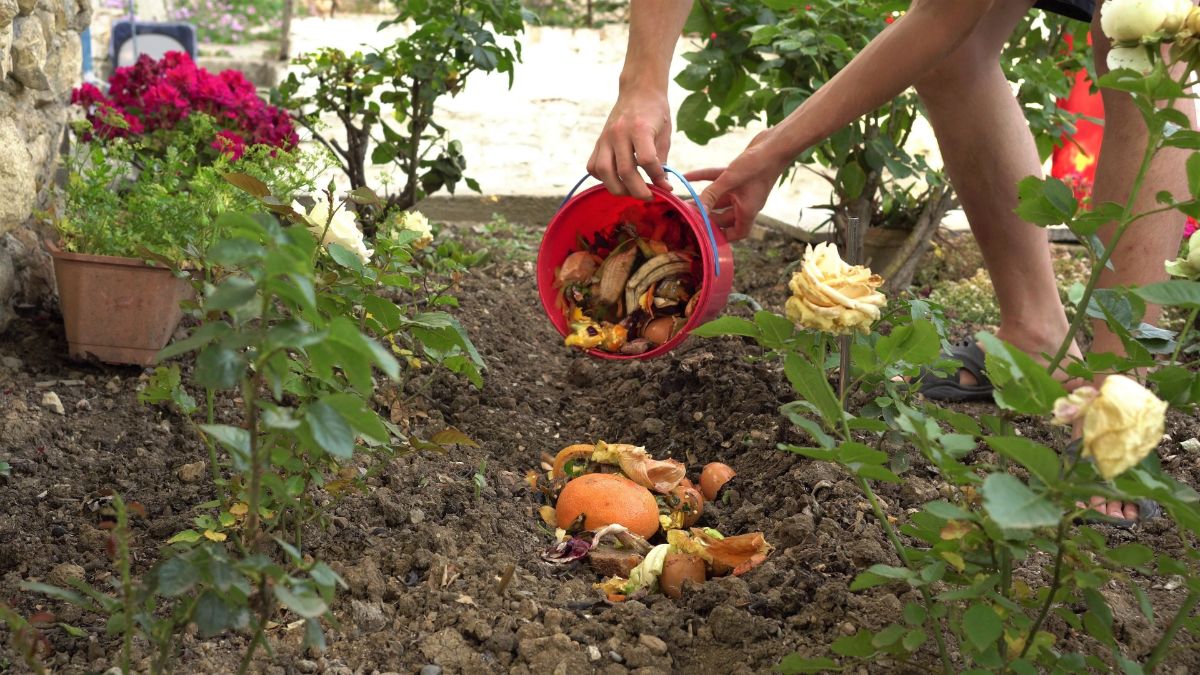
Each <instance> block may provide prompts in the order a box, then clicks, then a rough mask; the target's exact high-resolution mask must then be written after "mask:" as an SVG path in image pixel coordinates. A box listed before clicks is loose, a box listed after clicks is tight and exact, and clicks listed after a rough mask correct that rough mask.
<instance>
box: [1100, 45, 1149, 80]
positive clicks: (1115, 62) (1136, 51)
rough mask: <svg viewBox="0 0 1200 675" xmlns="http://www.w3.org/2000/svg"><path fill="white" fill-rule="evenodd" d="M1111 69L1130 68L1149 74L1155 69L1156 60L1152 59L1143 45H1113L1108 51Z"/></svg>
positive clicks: (1107, 60) (1108, 61)
mask: <svg viewBox="0 0 1200 675" xmlns="http://www.w3.org/2000/svg"><path fill="white" fill-rule="evenodd" d="M1106 63H1108V69H1109V70H1119V69H1121V68H1128V69H1130V70H1136V71H1138V72H1139V73H1143V74H1147V73H1149V72H1150V71H1152V70H1154V62H1153V61H1151V60H1150V52H1148V51H1146V48H1145V47H1143V46H1142V45H1137V46H1136V47H1113V48H1112V49H1110V50H1109V52H1108V59H1106Z"/></svg>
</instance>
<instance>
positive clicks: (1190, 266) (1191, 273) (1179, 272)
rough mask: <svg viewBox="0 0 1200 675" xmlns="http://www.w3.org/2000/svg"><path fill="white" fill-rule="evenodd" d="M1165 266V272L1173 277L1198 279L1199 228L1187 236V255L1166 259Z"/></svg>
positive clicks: (1199, 255) (1199, 254)
mask: <svg viewBox="0 0 1200 675" xmlns="http://www.w3.org/2000/svg"><path fill="white" fill-rule="evenodd" d="M1166 268H1167V274H1170V275H1171V276H1173V277H1182V278H1184V279H1200V230H1197V231H1195V232H1193V233H1192V236H1191V237H1190V238H1188V254H1187V257H1186V258H1183V257H1180V258H1176V259H1174V260H1168V261H1167V264H1166Z"/></svg>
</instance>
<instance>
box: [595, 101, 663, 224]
mask: <svg viewBox="0 0 1200 675" xmlns="http://www.w3.org/2000/svg"><path fill="white" fill-rule="evenodd" d="M670 149H671V108H670V105H669V104H668V103H667V95H666V92H665V91H664V92H662V93H661V94H660V93H656V92H655V93H649V92H630V93H625V92H622V94H621V96H620V98H618V99H617V103H616V105H614V106H613V109H612V112H611V113H609V115H608V121H607V122H605V123H604V131H602V132H601V133H600V139H599V140H597V141H596V148H595V149H594V150H593V151H592V157H591V159H589V160H588V163H587V170H588V173H590V174H591V175H593V176H595V177H596V178H599V179H600V180H601V181H603V182H604V186H605V187H607V188H608V191H609V192H611V193H613V194H614V195H629V196H632V197H637V198H638V199H647V200H648V199H651V198H652V196H653V195H651V193H650V188H648V187H646V183H645V181H644V180H643V179H642V175H641V174H640V173H638V170H637V168H638V167H639V166H640V167H642V170H644V171H645V172H646V175H647V176H649V177H650V181H651V182H653V183H654V184H655V185H657V186H659V187H661V188H663V189H664V190H670V189H671V184H670V182H668V181H667V174H666V172H664V171H663V164H665V163H666V161H667V152H668V151H669V150H670Z"/></svg>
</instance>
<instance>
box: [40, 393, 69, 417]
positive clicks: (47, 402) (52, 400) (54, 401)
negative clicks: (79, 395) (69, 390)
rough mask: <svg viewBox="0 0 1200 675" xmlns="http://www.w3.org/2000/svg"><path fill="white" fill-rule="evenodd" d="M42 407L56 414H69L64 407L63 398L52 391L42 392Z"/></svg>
mask: <svg viewBox="0 0 1200 675" xmlns="http://www.w3.org/2000/svg"><path fill="white" fill-rule="evenodd" d="M42 407H43V408H46V409H47V410H49V411H50V412H52V413H54V414H56V415H66V414H67V409H66V408H64V407H63V403H62V400H61V399H60V398H58V394H56V393H54V392H52V391H48V392H46V393H45V394H42Z"/></svg>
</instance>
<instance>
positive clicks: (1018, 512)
mask: <svg viewBox="0 0 1200 675" xmlns="http://www.w3.org/2000/svg"><path fill="white" fill-rule="evenodd" d="M982 492H983V508H984V510H986V511H987V513H988V515H989V516H991V518H992V520H994V521H996V524H997V525H999V526H1000V527H1003V528H1006V529H1011V530H1028V529H1033V528H1036V527H1051V526H1054V525H1057V524H1058V521H1059V520H1060V519H1062V515H1063V513H1062V509H1060V508H1059V507H1058V506H1056V505H1054V504H1053V503H1052V502H1050V501H1049V500H1047V499H1046V498H1045V497H1042V496H1040V495H1038V494H1036V493H1034V492H1033V491H1032V490H1030V489H1029V487H1028V486H1027V485H1025V484H1024V483H1022V482H1021V481H1020V480H1018V479H1017V478H1016V477H1014V476H1011V475H1009V474H1007V473H993V474H991V475H989V476H988V477H987V479H985V480H984V481H983V488H982Z"/></svg>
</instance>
